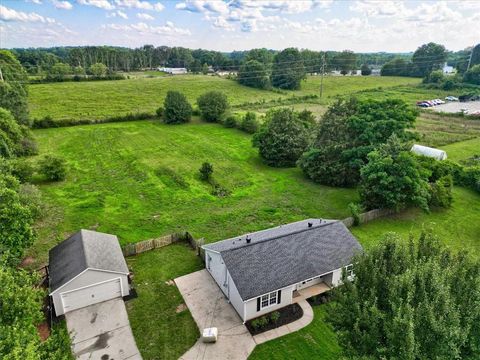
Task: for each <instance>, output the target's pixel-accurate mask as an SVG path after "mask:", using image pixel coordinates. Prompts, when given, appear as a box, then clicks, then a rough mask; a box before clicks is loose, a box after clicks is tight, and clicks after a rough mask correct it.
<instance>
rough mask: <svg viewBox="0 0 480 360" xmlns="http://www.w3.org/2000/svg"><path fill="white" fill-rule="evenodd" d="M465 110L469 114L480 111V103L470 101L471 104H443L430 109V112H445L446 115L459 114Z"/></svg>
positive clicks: (454, 102)
mask: <svg viewBox="0 0 480 360" xmlns="http://www.w3.org/2000/svg"><path fill="white" fill-rule="evenodd" d="M463 109H466V110H468V113H470V114H471V113H473V112H475V111H480V101H469V102H459V101H452V102H447V103H446V104H441V105H437V106H433V107H430V108H428V110H433V111H435V112H444V113H459V112H462V110H463Z"/></svg>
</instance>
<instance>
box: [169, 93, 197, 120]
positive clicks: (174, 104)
mask: <svg viewBox="0 0 480 360" xmlns="http://www.w3.org/2000/svg"><path fill="white" fill-rule="evenodd" d="M163 107H164V111H163V122H165V123H166V124H181V123H186V122H189V121H190V118H191V117H192V106H191V105H190V104H189V103H188V101H187V98H186V97H185V95H183V94H182V93H181V92H179V91H169V92H167V96H166V97H165V102H164V104H163Z"/></svg>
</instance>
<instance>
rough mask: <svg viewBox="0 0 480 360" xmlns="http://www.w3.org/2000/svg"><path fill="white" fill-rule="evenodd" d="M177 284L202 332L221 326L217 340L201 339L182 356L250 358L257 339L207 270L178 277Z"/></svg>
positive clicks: (189, 359) (210, 359)
mask: <svg viewBox="0 0 480 360" xmlns="http://www.w3.org/2000/svg"><path fill="white" fill-rule="evenodd" d="M175 284H176V285H177V287H178V289H179V290H180V293H181V294H182V296H183V298H184V300H185V303H186V305H187V307H188V308H189V309H190V312H191V313H192V316H193V318H194V319H195V322H196V323H197V325H198V327H199V329H200V331H203V329H204V328H207V327H216V328H218V339H217V342H216V343H210V344H205V343H203V342H202V340H201V339H199V340H198V341H197V342H196V343H195V345H194V346H193V347H192V348H190V350H188V351H187V352H186V353H185V354H184V355H183V356H182V357H181V358H180V359H182V360H197V359H198V360H202V359H208V360H217V359H218V360H220V359H221V360H245V359H247V357H248V355H250V353H251V352H252V351H253V349H254V348H255V341H254V340H253V337H252V336H251V335H250V333H249V332H248V330H247V328H246V327H245V325H243V322H242V320H241V319H240V317H239V316H238V314H237V313H236V312H235V309H234V308H233V306H232V305H230V304H229V303H228V302H227V300H226V299H225V296H224V295H223V293H222V291H221V290H220V289H219V288H218V286H217V284H216V283H215V281H214V280H213V278H212V277H211V276H210V274H209V273H208V272H207V270H200V271H197V272H194V273H191V274H188V275H185V276H182V277H179V278H176V279H175Z"/></svg>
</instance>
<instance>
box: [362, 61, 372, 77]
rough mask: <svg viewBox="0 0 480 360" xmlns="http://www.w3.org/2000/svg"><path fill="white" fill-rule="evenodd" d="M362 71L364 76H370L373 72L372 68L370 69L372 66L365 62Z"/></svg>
mask: <svg viewBox="0 0 480 360" xmlns="http://www.w3.org/2000/svg"><path fill="white" fill-rule="evenodd" d="M360 71H361V73H362V75H363V76H368V75H371V74H372V69H370V67H369V66H368V65H367V64H363V65H362V67H361V69H360Z"/></svg>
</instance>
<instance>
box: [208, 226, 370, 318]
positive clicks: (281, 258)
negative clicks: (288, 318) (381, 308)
mask: <svg viewBox="0 0 480 360" xmlns="http://www.w3.org/2000/svg"><path fill="white" fill-rule="evenodd" d="M202 248H203V249H204V250H205V264H206V268H207V270H208V272H209V273H210V274H211V275H212V277H213V279H214V280H215V282H216V283H217V284H218V286H219V287H220V289H221V290H222V292H223V293H224V294H225V296H226V298H227V299H228V300H229V302H230V303H231V304H232V305H233V307H234V308H235V310H236V311H237V313H238V314H239V315H240V317H241V318H242V319H243V321H247V320H250V319H253V318H256V317H258V316H261V315H263V314H266V313H269V312H271V311H274V310H276V309H279V308H282V307H285V306H287V305H290V304H292V303H293V302H294V301H293V298H294V297H295V296H296V294H295V293H298V291H299V290H302V289H305V288H308V287H311V286H315V285H317V284H321V283H324V284H326V285H328V287H334V286H337V285H339V284H341V281H342V271H343V269H345V270H346V271H347V275H348V276H353V271H352V264H351V260H352V257H353V255H354V254H355V253H357V252H360V251H362V247H361V245H360V244H359V243H358V241H357V240H356V239H355V238H354V237H353V235H352V234H351V233H350V231H349V230H348V229H347V227H346V226H345V225H344V224H343V222H341V221H336V220H323V219H307V220H303V221H298V222H294V223H291V224H286V225H282V226H278V227H274V228H271V229H267V230H262V231H258V232H254V233H251V234H246V235H242V236H237V237H234V238H231V239H227V240H223V241H220V242H216V243H213V244H208V245H204V246H202Z"/></svg>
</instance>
